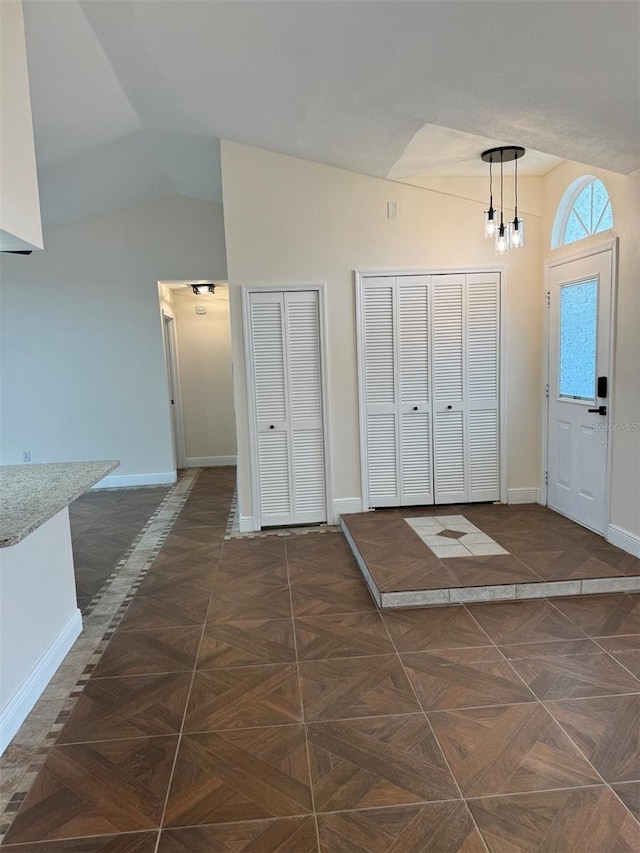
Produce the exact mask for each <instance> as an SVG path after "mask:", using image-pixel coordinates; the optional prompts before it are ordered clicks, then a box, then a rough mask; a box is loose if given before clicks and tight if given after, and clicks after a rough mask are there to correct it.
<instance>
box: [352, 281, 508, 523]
mask: <svg viewBox="0 0 640 853" xmlns="http://www.w3.org/2000/svg"><path fill="white" fill-rule="evenodd" d="M475 273H497V274H498V275H499V276H500V326H499V328H500V334H499V338H498V365H499V372H500V377H499V378H500V382H499V389H500V397H499V400H498V408H499V412H498V415H499V420H498V422H499V425H500V445H499V446H500V503H507V486H508V480H507V477H508V472H507V460H508V455H507V453H508V434H507V426H508V423H507V380H506V369H505V365H506V353H507V334H506V332H507V326H506V318H507V291H508V270H507V267H506V266H504V265H501V264H495V265H492V266H476V267H452V268H449V269H423V268H417V269H416V268H413V267H411V268H407V267H404V268H396V269H383V270H368V269H367V270H355V272H354V283H355V291H356V353H357V363H358V368H357V370H358V416H359V417H358V420H359V428H360V485H361V491H362V511H363V512H369V510H370V509H371V506H370V504H369V474H368V470H367V467H368V466H367V452H366V442H365V436H366V415H367V410H366V402H365V388H364V310H363V305H364V301H363V300H364V279H366V278H371V277H379V276H390V277H397V276H409V275H474V274H475Z"/></svg>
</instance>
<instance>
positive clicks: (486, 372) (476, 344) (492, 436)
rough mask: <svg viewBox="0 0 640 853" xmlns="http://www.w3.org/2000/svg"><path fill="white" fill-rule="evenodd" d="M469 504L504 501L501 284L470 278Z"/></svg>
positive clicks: (477, 276)
mask: <svg viewBox="0 0 640 853" xmlns="http://www.w3.org/2000/svg"><path fill="white" fill-rule="evenodd" d="M466 279H467V311H466V314H467V334H466V337H467V347H466V374H467V418H468V421H467V458H468V460H469V465H468V471H469V477H468V497H467V500H468V501H497V500H500V440H499V436H500V432H499V418H498V399H499V388H500V380H499V359H498V343H499V334H500V324H499V319H500V280H499V277H498V275H497V274H496V273H487V274H479V273H476V274H474V275H467V277H466Z"/></svg>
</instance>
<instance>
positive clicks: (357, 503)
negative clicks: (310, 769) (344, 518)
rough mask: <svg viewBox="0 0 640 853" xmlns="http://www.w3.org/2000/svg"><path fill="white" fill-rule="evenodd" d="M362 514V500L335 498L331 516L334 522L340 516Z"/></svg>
mask: <svg viewBox="0 0 640 853" xmlns="http://www.w3.org/2000/svg"><path fill="white" fill-rule="evenodd" d="M354 512H362V498H336V500H334V502H333V516H334V518H335V519H336V520H338V519H339V518H340V516H341V515H351V514H352V513H354Z"/></svg>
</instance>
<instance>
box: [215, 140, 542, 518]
mask: <svg viewBox="0 0 640 853" xmlns="http://www.w3.org/2000/svg"><path fill="white" fill-rule="evenodd" d="M221 152H222V180H223V195H224V209H225V232H226V240H227V258H228V267H229V282H230V285H231V323H232V338H233V365H234V377H235V407H236V414H237V433H238V477H239V491H240V511H241V514H242V515H245V516H251V514H252V511H251V496H250V489H249V477H250V474H249V459H248V433H247V408H246V389H245V373H244V357H243V350H242V317H241V310H240V299H239V293H238V285H242V284H246V285H260V284H267V283H269V284H290V283H312V282H326V284H327V302H328V306H327V313H328V341H329V397H330V400H329V404H330V416H331V435H330V439H331V449H332V465H333V481H334V498H335V499H349V498H354V497H359V496H360V470H359V434H358V404H357V400H358V394H357V373H356V338H355V298H354V284H353V271H354V270H355V269H394V268H403V267H421V268H437V269H452V268H460V267H478V266H494V267H497V266H500V265H502V264H505V265H506V266H507V270H508V284H507V290H508V292H507V336H506V341H505V342H504V346H505V347H506V364H507V368H506V370H507V377H506V380H507V414H508V421H509V428H508V441H509V455H508V475H509V476H508V485H509V488H527V489H529V488H533V489H535V488H536V487H538V486H539V468H540V460H539V446H540V434H539V433H540V430H539V425H540V418H539V405H540V402H539V399H540V382H541V377H540V364H541V352H540V340H541V321H542V300H541V264H540V258H541V245H540V220H539V217H537V216H535V215H529V216H528V217H527V245H526V246H525V247H524V248H523V249H522V250H521V251H518V252H512V253H510V254H509V255H508V256H507V257H506V258H497V257H496V255H495V254H494V250H493V245H492V243H491V242H490V241H487V240H485V238H484V236H483V231H482V217H483V210H484V209H485V207H486V201H480V200H478V199H476V198H474V197H473V193H470V195H471V198H470V199H465V198H463V197H460V192H461V182H460V180H458V179H456V184H455V190H456V191H455V193H452V194H448V193H447V192H446V191H438V192H434V191H430V190H426V189H419V188H416V187H412V186H407V185H405V184H402V183H396V182H391V181H385V180H381V179H377V178H371V177H366V176H364V175H359V174H356V173H353V172H348V171H345V170H342V169H336V168H333V167H329V166H323V165H320V164H318V163H311V162H308V161H305V160H300V159H297V158H293V157H286V156H283V155H280V154H274V153H272V152H268V151H263V150H260V149H256V148H250V147H248V146H245V145H239V144H236V143H231V142H223V143H222V146H221ZM473 189H474V191H475V190H476V187H475V185H474V187H473ZM531 195H532V197H533V198H534V197H535V193H532V194H531ZM388 201H397V202H399V206H400V218H399V219H397V220H389V219H387V202H388Z"/></svg>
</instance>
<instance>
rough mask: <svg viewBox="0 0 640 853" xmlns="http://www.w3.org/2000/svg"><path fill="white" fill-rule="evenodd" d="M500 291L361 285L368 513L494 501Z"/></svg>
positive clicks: (481, 285) (492, 282)
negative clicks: (372, 509)
mask: <svg viewBox="0 0 640 853" xmlns="http://www.w3.org/2000/svg"><path fill="white" fill-rule="evenodd" d="M499 288H500V278H499V275H498V274H497V273H488V274H473V275H453V274H452V275H418V276H409V275H399V276H375V277H374V276H367V277H364V278H363V279H362V284H361V299H360V306H361V307H360V313H361V317H360V338H361V340H360V352H361V363H360V378H361V384H362V392H363V393H362V397H363V404H364V412H363V428H364V429H363V432H364V435H363V442H364V447H363V465H364V468H365V473H366V478H365V481H364V483H365V494H368V503H369V506H370V507H384V506H411V505H417V504H433V503H459V502H470V501H490V500H498V499H499V496H500V487H499V479H500V460H499V417H498V396H499V395H498V391H499V374H498V365H499V353H498V346H499V325H500V324H499V306H500V293H499Z"/></svg>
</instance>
